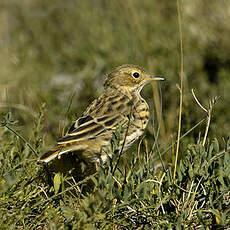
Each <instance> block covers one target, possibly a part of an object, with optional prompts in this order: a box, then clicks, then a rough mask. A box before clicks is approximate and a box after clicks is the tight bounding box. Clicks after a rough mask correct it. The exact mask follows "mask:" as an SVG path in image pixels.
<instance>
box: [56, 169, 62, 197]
mask: <svg viewBox="0 0 230 230" xmlns="http://www.w3.org/2000/svg"><path fill="white" fill-rule="evenodd" d="M60 185H61V176H60V173H56V174H55V176H54V192H55V195H56V194H57V193H58V190H59V188H60Z"/></svg>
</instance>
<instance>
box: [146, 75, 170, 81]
mask: <svg viewBox="0 0 230 230" xmlns="http://www.w3.org/2000/svg"><path fill="white" fill-rule="evenodd" d="M148 80H149V81H165V80H166V79H165V78H164V77H159V76H151V75H149V76H148Z"/></svg>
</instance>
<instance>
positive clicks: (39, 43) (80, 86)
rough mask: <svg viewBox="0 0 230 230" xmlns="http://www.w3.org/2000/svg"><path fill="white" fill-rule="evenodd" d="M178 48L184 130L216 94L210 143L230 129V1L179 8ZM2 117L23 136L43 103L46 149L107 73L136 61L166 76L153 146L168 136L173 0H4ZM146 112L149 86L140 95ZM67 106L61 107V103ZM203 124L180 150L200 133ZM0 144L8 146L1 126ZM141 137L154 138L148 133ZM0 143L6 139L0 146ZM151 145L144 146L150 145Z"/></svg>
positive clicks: (0, 8)
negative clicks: (10, 120)
mask: <svg viewBox="0 0 230 230" xmlns="http://www.w3.org/2000/svg"><path fill="white" fill-rule="evenodd" d="M181 3H182V5H181V16H182V33H183V45H184V79H185V80H184V104H183V120H182V122H183V126H182V133H184V132H186V131H187V130H189V129H190V128H192V127H193V126H194V125H195V124H196V123H197V122H198V121H200V119H201V118H202V117H203V116H205V113H204V112H203V111H202V110H201V109H200V108H199V107H198V106H197V104H196V103H195V102H194V99H193V97H192V94H191V89H192V88H193V89H194V90H195V92H196V95H197V97H198V98H199V100H200V101H201V103H202V104H203V105H204V106H208V103H209V99H211V98H212V97H214V96H220V97H221V98H220V100H219V101H218V103H217V105H216V106H215V108H214V114H213V118H212V121H211V129H210V133H209V138H210V139H212V138H213V137H217V138H220V139H221V137H225V138H226V137H227V136H228V135H229V133H230V131H229V130H230V109H229V105H230V94H229V91H230V55H229V54H230V42H229V37H230V27H229V22H230V2H229V1H227V0H222V1H216V0H203V1H199V0H193V1H183V2H181ZM0 25H1V27H0V115H1V116H3V115H5V114H6V113H7V112H8V111H12V113H13V116H14V118H15V119H18V120H19V124H18V126H17V127H16V129H17V130H18V131H19V132H20V133H22V134H23V135H24V136H25V137H26V138H27V139H28V140H30V141H32V140H31V139H32V138H33V137H32V136H31V133H32V131H31V130H32V129H33V127H34V126H33V124H34V121H36V120H37V119H38V114H39V111H40V110H41V105H42V104H43V103H46V111H45V117H44V130H43V133H44V136H43V146H49V145H50V144H52V143H54V140H55V139H56V138H57V137H58V136H60V135H61V128H62V127H69V126H70V124H71V123H72V121H73V120H74V119H75V118H76V117H78V116H79V115H81V113H82V112H83V110H84V109H85V108H86V106H87V105H88V103H89V102H90V101H92V100H93V99H94V98H95V97H97V96H98V95H99V94H100V93H101V92H102V90H103V86H102V85H103V80H104V75H105V74H106V73H107V72H109V71H110V70H111V69H112V68H114V67H116V66H118V65H121V64H124V63H133V64H138V65H140V66H143V67H144V68H145V69H146V70H147V71H148V72H150V73H152V74H156V75H161V76H165V77H166V78H167V82H165V83H163V84H161V85H162V101H163V120H162V129H161V132H160V142H162V144H163V146H166V145H167V144H169V143H171V142H172V140H175V138H176V134H177V125H178V111H179V90H178V88H177V84H179V71H180V50H179V47H180V40H179V33H178V18H177V8H176V1H166V0H164V1H157V0H145V1H138V0H127V1H122V0H116V1H108V0H66V1H60V0H50V1H42V0H33V1H31V0H21V1H17V0H1V2H0ZM143 94H144V97H145V98H147V99H148V102H149V104H150V105H151V106H152V107H153V105H154V100H153V93H152V88H151V86H148V87H146V88H145V89H144V91H143ZM71 100H72V103H71V108H70V109H69V111H68V105H69V104H70V102H71ZM204 130H205V124H202V125H201V126H199V127H198V128H197V129H196V130H195V131H194V132H193V133H190V134H189V135H188V136H187V137H186V138H184V141H183V142H182V143H183V145H184V146H186V145H187V143H189V142H190V141H196V140H197V138H198V137H199V134H201V136H202V135H203V133H204ZM0 132H1V133H0V134H1V136H0V141H7V138H6V137H7V132H6V130H0ZM147 134H148V135H147V136H148V137H149V139H150V140H153V138H152V136H151V134H152V127H151V125H150V126H149V128H148V131H147ZM2 143H4V142H2ZM150 143H151V142H150Z"/></svg>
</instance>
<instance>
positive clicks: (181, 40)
mask: <svg viewBox="0 0 230 230" xmlns="http://www.w3.org/2000/svg"><path fill="white" fill-rule="evenodd" d="M177 16H178V29H179V36H180V110H179V121H178V133H177V146H176V159H175V163H174V164H175V166H174V173H173V179H175V177H176V170H177V160H178V154H179V148H180V133H181V125H182V108H183V72H184V56H183V37H182V28H181V13H180V3H179V0H177Z"/></svg>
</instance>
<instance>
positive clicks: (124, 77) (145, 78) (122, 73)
mask: <svg viewBox="0 0 230 230" xmlns="http://www.w3.org/2000/svg"><path fill="white" fill-rule="evenodd" d="M164 80H165V78H163V77H158V76H152V75H150V74H147V73H146V72H145V71H144V70H143V69H142V68H141V67H139V66H136V65H122V66H119V67H117V68H115V69H114V70H113V71H112V72H111V73H109V74H108V75H107V78H106V80H105V83H104V87H105V88H109V87H111V88H126V89H128V90H129V91H137V92H140V91H141V89H142V88H143V86H144V85H146V84H147V83H149V82H152V81H164Z"/></svg>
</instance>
